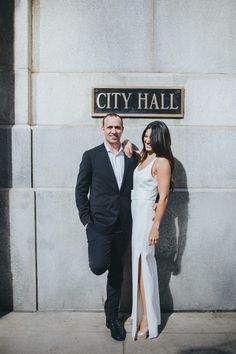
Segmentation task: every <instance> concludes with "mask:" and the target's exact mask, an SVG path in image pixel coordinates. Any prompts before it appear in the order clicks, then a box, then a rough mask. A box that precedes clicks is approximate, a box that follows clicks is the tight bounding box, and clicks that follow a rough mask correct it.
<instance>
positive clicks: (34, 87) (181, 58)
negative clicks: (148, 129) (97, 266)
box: [0, 0, 236, 311]
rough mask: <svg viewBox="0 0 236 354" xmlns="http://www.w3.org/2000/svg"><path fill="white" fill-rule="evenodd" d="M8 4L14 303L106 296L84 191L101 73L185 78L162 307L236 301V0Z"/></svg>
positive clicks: (135, 122)
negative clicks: (92, 251) (82, 169)
mask: <svg viewBox="0 0 236 354" xmlns="http://www.w3.org/2000/svg"><path fill="white" fill-rule="evenodd" d="M2 7H3V9H4V11H3V12H2V13H3V15H4V18H5V19H6V21H5V22H4V23H3V25H2V26H4V28H6V31H5V37H4V38H3V37H2V39H1V46H2V48H3V49H4V53H5V55H3V56H2V54H1V58H2V59H1V63H0V65H1V77H2V84H1V87H2V88H0V95H1V97H2V102H3V103H2V104H3V106H2V109H1V111H0V113H1V117H0V118H1V125H0V137H1V146H2V152H0V157H1V176H2V177H1V189H0V194H1V204H0V206H1V214H0V215H1V220H2V221H1V222H0V226H1V238H2V239H1V241H0V245H1V249H2V251H1V252H2V255H3V257H2V261H0V266H1V267H2V272H1V284H2V289H3V290H4V291H3V292H2V298H1V301H2V305H1V306H2V309H3V310H4V309H10V308H12V309H14V310H16V311H36V310H43V311H45V310H61V311H62V310H100V309H102V308H103V302H104V296H105V277H106V276H105V275H104V276H101V277H96V276H94V275H93V274H92V273H91V272H90V270H89V267H88V259H87V241H86V235H85V230H84V228H83V226H82V224H81V223H80V222H79V218H78V213H77V210H76V206H75V198H74V187H75V183H76V177H77V173H78V169H79V163H80V160H81V157H82V153H83V151H84V150H86V149H89V148H90V147H93V146H95V145H97V144H99V143H100V142H101V141H102V139H103V137H102V133H101V119H99V118H92V117H91V100H92V97H91V89H92V87H101V86H110V87H117V86H121V87H152V86H154V87H155V86H161V87H168V86H177V87H179V86H180V87H184V88H185V101H184V108H185V111H184V118H183V119H164V121H165V123H166V124H167V125H168V127H169V129H170V132H171V136H172V147H173V153H174V156H175V158H176V170H175V190H174V192H172V193H171V197H170V201H169V206H168V210H167V213H166V216H165V219H164V222H163V225H162V230H161V239H160V242H159V246H158V248H157V264H158V272H159V280H160V291H161V301H162V308H163V309H166V310H172V309H174V310H232V309H235V308H236V302H235V291H236V283H235V274H234V272H235V269H236V258H235V250H236V241H235V233H236V231H235V230H236V218H235V211H236V160H235V157H234V152H235V149H236V146H235V141H236V100H235V92H236V34H235V18H236V2H235V1H234V0H200V1H195V0H178V1H176V0H132V1H131V0H119V1H116V0H99V1H98V0H68V1H64V0H50V1H47V0H33V1H29V0H15V3H14V2H12V3H11V2H9V4H8V5H7V6H6V5H5V4H3V5H2ZM6 15H7V16H8V17H6ZM6 38H8V40H5V39H6ZM9 43H10V44H9ZM6 50H7V51H6ZM152 120H153V119H151V118H143V117H141V118H125V121H124V124H125V132H124V138H130V139H131V140H132V141H133V142H134V143H135V144H136V145H138V146H140V145H141V133H142V131H143V129H144V127H145V126H146V124H147V123H148V122H150V121H152ZM129 256H130V255H129V254H128V255H127V260H126V261H127V263H126V271H125V276H126V282H127V284H128V283H129V280H130V263H129ZM123 297H124V300H123V302H124V305H123V306H124V309H125V310H127V307H128V304H129V301H130V292H129V291H128V290H127V288H126V289H125V290H124V294H123Z"/></svg>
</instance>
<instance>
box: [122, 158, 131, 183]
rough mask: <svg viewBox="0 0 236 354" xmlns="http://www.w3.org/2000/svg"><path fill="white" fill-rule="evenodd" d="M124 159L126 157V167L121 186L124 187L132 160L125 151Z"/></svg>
mask: <svg viewBox="0 0 236 354" xmlns="http://www.w3.org/2000/svg"><path fill="white" fill-rule="evenodd" d="M124 159H125V169H124V176H123V180H122V184H121V188H120V189H122V187H123V184H124V183H125V179H126V176H127V172H128V170H129V165H130V162H131V159H130V158H128V157H127V156H126V155H125V153H124Z"/></svg>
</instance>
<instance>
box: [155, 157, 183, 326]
mask: <svg viewBox="0 0 236 354" xmlns="http://www.w3.org/2000/svg"><path fill="white" fill-rule="evenodd" d="M174 181H175V187H176V188H184V190H183V191H178V192H171V193H170V198H169V204H168V208H167V210H166V213H165V216H164V219H163V221H162V224H161V228H160V239H159V242H158V245H157V248H156V259H157V269H158V280H159V292H160V302H161V310H162V312H166V313H165V314H163V315H162V324H161V326H160V329H159V331H160V332H161V331H162V330H163V329H164V328H165V325H166V323H167V320H168V318H169V316H170V314H171V313H172V312H173V310H174V304H173V297H172V294H171V291H170V279H171V275H173V276H178V275H179V274H180V273H181V262H182V256H183V253H184V249H185V244H186V237H187V226H188V203H189V193H188V190H187V177H186V172H185V170H184V167H183V165H182V164H181V162H180V161H179V160H177V159H176V158H175V171H174Z"/></svg>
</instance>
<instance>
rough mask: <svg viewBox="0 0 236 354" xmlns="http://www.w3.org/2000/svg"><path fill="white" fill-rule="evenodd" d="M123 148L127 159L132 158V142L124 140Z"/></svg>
mask: <svg viewBox="0 0 236 354" xmlns="http://www.w3.org/2000/svg"><path fill="white" fill-rule="evenodd" d="M122 146H123V150H124V152H125V155H126V156H127V157H129V158H131V157H132V155H133V152H134V151H133V146H132V143H131V141H130V140H128V139H126V140H124V141H123V143H122Z"/></svg>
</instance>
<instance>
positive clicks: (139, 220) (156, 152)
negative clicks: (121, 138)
mask: <svg viewBox="0 0 236 354" xmlns="http://www.w3.org/2000/svg"><path fill="white" fill-rule="evenodd" d="M142 142H143V149H142V151H141V153H140V163H139V165H138V166H137V168H136V169H135V171H134V184H133V190H132V218H133V231H132V273H133V274H132V278H133V308H132V319H133V326H132V337H133V339H146V338H147V337H148V336H149V338H150V339H151V338H155V337H157V336H158V325H159V324H160V318H161V316H160V301H159V289H158V278H157V265H156V261H155V245H156V243H157V241H158V239H159V227H160V224H161V220H162V218H163V215H164V212H165V209H166V206H167V203H168V196H169V190H170V187H171V184H172V182H171V176H172V173H173V169H174V158H173V155H172V152H171V139H170V133H169V130H168V128H167V126H166V125H165V123H163V122H160V121H155V122H152V123H150V124H148V126H147V127H146V128H145V130H144V132H143V134H142ZM157 194H159V199H158V203H157V207H156V209H155V216H154V217H153V213H154V212H153V205H154V203H155V200H156V197H157Z"/></svg>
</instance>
